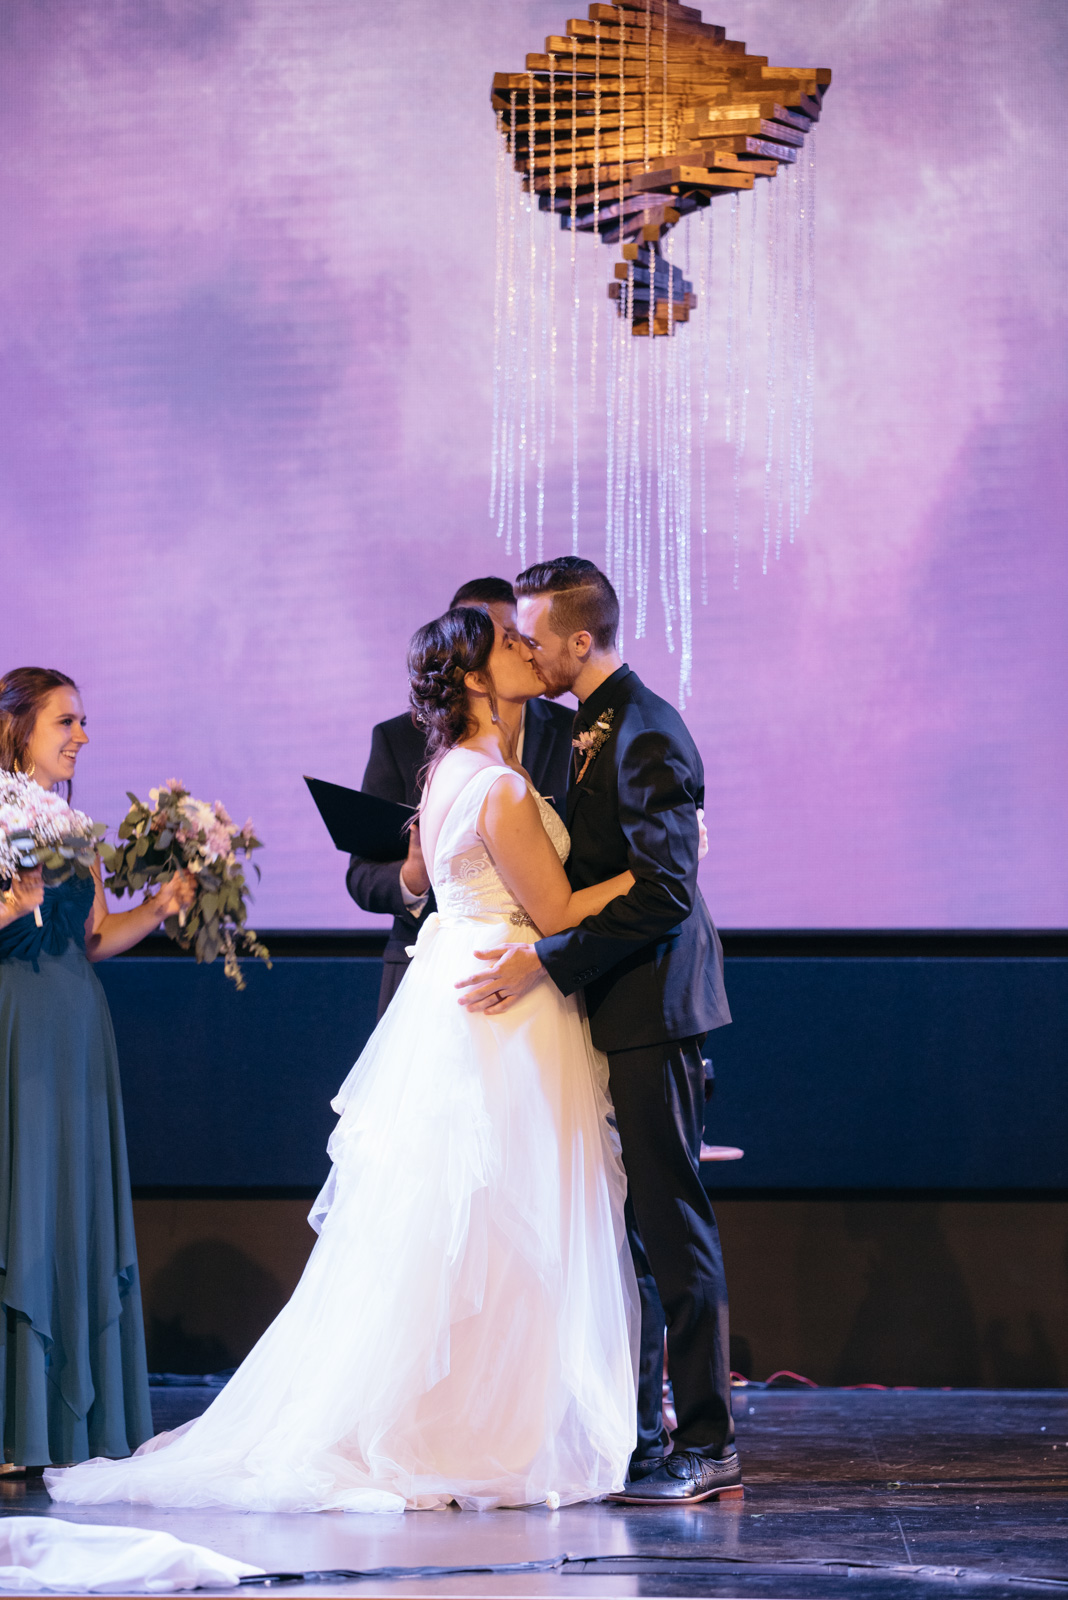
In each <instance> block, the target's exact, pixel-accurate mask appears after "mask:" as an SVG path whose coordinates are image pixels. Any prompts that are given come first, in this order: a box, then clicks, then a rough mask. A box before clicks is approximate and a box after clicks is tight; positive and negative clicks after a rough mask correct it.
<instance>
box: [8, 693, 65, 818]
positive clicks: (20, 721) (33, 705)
mask: <svg viewBox="0 0 1068 1600" xmlns="http://www.w3.org/2000/svg"><path fill="white" fill-rule="evenodd" d="M77 687H78V685H77V684H76V683H75V681H74V679H73V678H68V677H67V674H66V673H65V672H57V671H56V670H55V668H53V667H15V668H14V670H13V671H11V672H6V673H5V674H4V676H3V677H2V678H0V767H2V768H3V769H4V771H5V772H25V770H26V748H27V746H28V745H29V742H30V740H31V738H32V737H33V729H34V724H35V723H36V721H37V717H38V713H39V712H40V710H41V708H42V706H43V705H44V703H45V701H46V700H47V699H48V696H49V695H50V694H51V693H52V690H53V689H75V690H76V689H77ZM66 787H67V799H68V800H69V799H70V796H71V784H70V782H69V780H68V782H67V786H66Z"/></svg>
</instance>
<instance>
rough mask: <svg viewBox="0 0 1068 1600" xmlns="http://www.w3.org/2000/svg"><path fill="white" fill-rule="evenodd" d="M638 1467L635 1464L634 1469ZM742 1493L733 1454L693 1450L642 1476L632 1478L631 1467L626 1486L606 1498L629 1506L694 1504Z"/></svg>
mask: <svg viewBox="0 0 1068 1600" xmlns="http://www.w3.org/2000/svg"><path fill="white" fill-rule="evenodd" d="M641 1465H642V1463H640V1462H635V1463H634V1466H635V1467H638V1466H641ZM742 1492H743V1491H742V1468H741V1463H740V1462H739V1460H738V1454H737V1452H736V1451H734V1450H731V1451H730V1452H729V1453H728V1454H727V1455H725V1456H723V1457H722V1458H717V1457H715V1456H703V1455H700V1454H698V1452H697V1451H696V1450H677V1451H676V1452H675V1454H674V1455H671V1456H667V1457H666V1458H665V1459H664V1461H663V1462H662V1463H661V1464H660V1465H659V1466H657V1467H655V1468H654V1469H653V1471H652V1472H649V1473H647V1474H645V1475H644V1476H640V1477H637V1478H635V1475H634V1469H633V1468H632V1469H631V1475H630V1477H629V1478H628V1480H627V1482H626V1484H625V1486H624V1487H623V1488H622V1489H621V1490H620V1491H619V1493H618V1494H610V1495H609V1496H608V1499H609V1500H618V1501H619V1502H620V1503H621V1504H623V1505H628V1506H671V1505H693V1504H694V1503H695V1502H696V1501H698V1500H710V1499H711V1498H712V1496H713V1495H724V1494H726V1495H728V1496H729V1497H730V1498H732V1499H733V1498H734V1497H735V1496H737V1495H740V1494H741V1493H742Z"/></svg>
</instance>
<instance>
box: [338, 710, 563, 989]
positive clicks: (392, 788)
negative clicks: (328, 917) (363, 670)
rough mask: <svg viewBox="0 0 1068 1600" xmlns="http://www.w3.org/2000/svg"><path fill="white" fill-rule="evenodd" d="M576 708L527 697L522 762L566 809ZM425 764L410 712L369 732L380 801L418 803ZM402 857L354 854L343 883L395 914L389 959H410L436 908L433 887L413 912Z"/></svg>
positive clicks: (375, 907)
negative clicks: (403, 888)
mask: <svg viewBox="0 0 1068 1600" xmlns="http://www.w3.org/2000/svg"><path fill="white" fill-rule="evenodd" d="M574 716H575V714H574V712H573V711H569V710H567V708H566V707H564V706H558V705H554V704H553V703H552V701H550V700H541V699H538V700H529V701H528V702H527V714H526V723H525V731H524V734H523V765H524V767H525V768H526V770H527V772H529V774H530V778H531V782H532V783H533V785H534V787H535V789H537V791H538V793H539V794H543V795H545V797H546V798H547V799H550V800H552V802H553V804H554V805H555V807H556V809H557V810H558V811H559V812H560V815H561V816H563V814H564V807H565V804H566V796H567V780H568V773H569V771H570V767H571V729H572V724H573V722H574ZM425 765H426V739H425V737H424V735H423V732H422V730H421V729H420V728H417V727H416V726H415V724H414V723H413V722H412V719H411V715H410V713H402V715H401V716H399V717H390V719H389V721H388V722H380V723H378V725H377V726H376V727H375V728H374V730H373V731H372V733H371V754H370V756H369V758H368V761H367V771H366V772H365V773H364V775H363V789H364V792H365V793H366V794H374V795H377V796H378V797H379V799H380V800H397V801H399V802H400V803H401V804H402V805H406V806H417V805H418V804H419V797H420V794H421V786H420V783H419V773H420V771H421V769H422V768H423V767H424V766H425ZM400 867H401V864H400V862H399V861H365V860H364V858H363V857H362V856H352V857H350V860H349V870H348V874H347V876H346V879H345V882H346V885H347V887H348V891H349V894H350V895H351V896H352V898H353V899H354V900H355V902H356V904H357V905H358V906H362V907H363V909H364V910H365V911H378V912H382V911H385V912H389V913H392V916H393V927H392V929H391V930H390V935H389V941H388V943H387V945H386V950H385V960H386V961H387V962H401V963H406V962H407V959H408V958H407V955H406V954H405V951H406V949H407V947H408V946H409V945H412V944H414V943H415V941H416V939H417V938H418V936H419V929H420V928H421V927H422V925H423V923H424V922H425V920H426V918H427V916H428V914H429V913H430V912H431V911H433V909H434V895H433V891H432V892H431V895H430V898H429V900H428V901H427V905H426V910H425V911H424V912H423V914H422V916H421V917H418V918H416V917H413V916H412V914H411V912H410V911H409V910H408V908H407V906H406V905H405V904H404V897H403V895H402V894H401V886H400Z"/></svg>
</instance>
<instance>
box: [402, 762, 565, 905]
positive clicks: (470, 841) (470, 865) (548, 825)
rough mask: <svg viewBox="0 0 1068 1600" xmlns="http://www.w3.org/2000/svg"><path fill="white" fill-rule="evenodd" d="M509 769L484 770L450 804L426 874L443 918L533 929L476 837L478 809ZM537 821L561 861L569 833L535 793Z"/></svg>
mask: <svg viewBox="0 0 1068 1600" xmlns="http://www.w3.org/2000/svg"><path fill="white" fill-rule="evenodd" d="M511 771H512V768H511V767H505V766H499V767H483V768H481V769H480V771H478V772H476V773H475V774H474V776H473V777H472V778H471V779H470V780H469V782H468V783H467V784H466V786H465V787H464V788H463V789H461V790H460V793H459V794H458V795H457V797H456V799H455V800H454V801H453V804H452V809H451V810H450V811H449V813H448V815H447V816H446V818H445V821H444V822H443V823H442V825H441V832H440V833H439V834H438V841H437V845H436V848H435V851H434V861H433V864H432V866H431V868H430V879H431V882H432V883H433V885H434V897H435V899H436V900H437V904H438V911H439V913H440V914H441V915H442V916H459V917H495V918H499V919H501V920H505V921H508V922H513V923H516V924H523V925H526V926H529V927H533V923H532V921H531V919H530V917H529V916H528V915H527V913H526V912H525V911H524V909H523V907H522V906H521V905H520V904H519V902H518V901H517V900H516V898H515V896H514V895H513V894H512V892H511V890H510V889H509V888H508V887H507V885H506V884H505V883H504V881H503V879H502V878H501V875H500V873H499V872H498V871H497V868H496V867H495V866H494V864H493V860H492V858H491V856H490V853H489V851H488V850H487V849H486V846H485V844H484V843H483V842H482V840H481V839H480V837H479V835H478V831H477V830H478V819H479V817H480V815H481V813H482V807H483V806H484V804H485V802H486V796H487V795H488V794H489V792H490V790H491V789H492V787H493V785H494V784H495V783H496V781H497V779H498V778H499V777H501V775H502V774H503V773H505V772H511ZM530 792H531V794H532V795H533V796H534V799H535V800H536V801H537V804H538V810H539V811H540V812H541V820H542V822H543V823H544V825H545V831H546V833H547V834H548V835H549V838H550V840H551V841H552V845H553V848H554V850H555V851H556V853H557V855H558V856H559V857H560V860H561V861H566V860H567V856H568V851H569V850H570V848H571V840H570V837H569V835H568V831H567V829H566V828H565V826H564V824H563V823H562V822H561V820H560V818H559V816H558V815H557V813H556V812H555V811H554V809H553V807H552V806H551V805H550V804H549V802H548V801H547V800H543V799H542V797H541V795H540V794H538V793H536V791H535V790H534V788H533V786H531V789H530Z"/></svg>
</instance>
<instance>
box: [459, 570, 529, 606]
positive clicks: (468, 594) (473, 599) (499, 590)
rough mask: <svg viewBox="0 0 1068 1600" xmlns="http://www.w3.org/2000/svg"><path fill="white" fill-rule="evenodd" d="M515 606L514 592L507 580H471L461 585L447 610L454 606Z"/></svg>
mask: <svg viewBox="0 0 1068 1600" xmlns="http://www.w3.org/2000/svg"><path fill="white" fill-rule="evenodd" d="M494 605H505V606H514V605H515V590H514V589H513V588H512V585H511V584H510V583H509V582H508V580H507V578H472V579H471V581H470V582H469V583H461V585H460V587H459V588H458V589H457V591H456V593H455V594H454V595H453V597H452V599H451V600H450V601H449V610H450V611H452V610H453V608H454V607H455V606H494Z"/></svg>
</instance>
